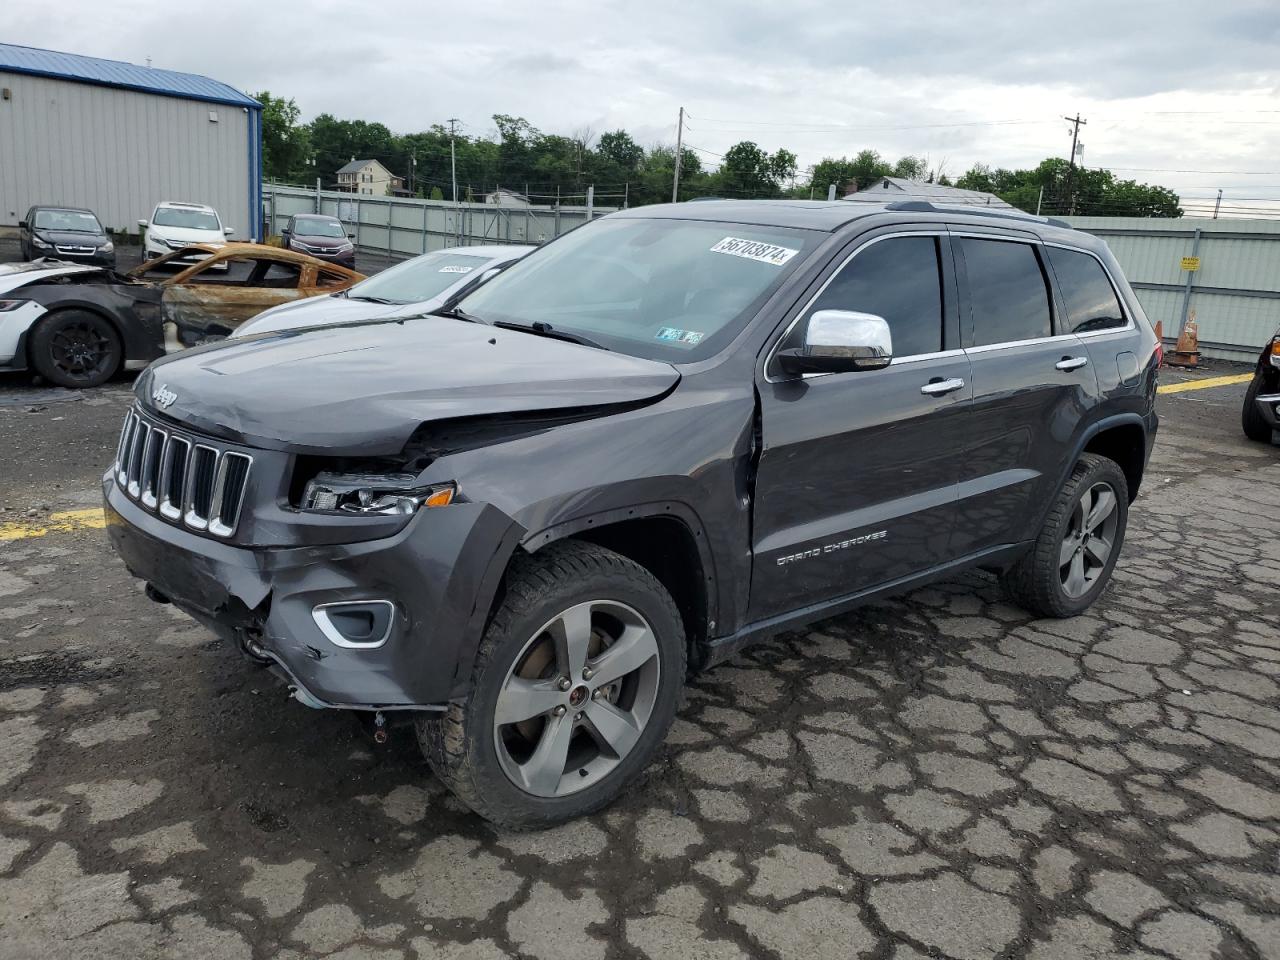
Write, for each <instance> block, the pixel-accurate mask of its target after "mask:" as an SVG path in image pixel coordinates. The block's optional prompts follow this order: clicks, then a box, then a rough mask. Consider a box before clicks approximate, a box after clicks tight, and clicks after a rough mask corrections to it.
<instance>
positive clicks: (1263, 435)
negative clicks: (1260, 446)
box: [1240, 370, 1271, 443]
mask: <svg viewBox="0 0 1280 960" xmlns="http://www.w3.org/2000/svg"><path fill="white" fill-rule="evenodd" d="M1261 392H1262V371H1261V370H1259V371H1258V372H1257V373H1255V374H1254V375H1253V381H1252V382H1251V383H1250V384H1249V389H1248V390H1246V391H1245V394H1244V407H1243V408H1241V410H1240V426H1241V427H1243V428H1244V435H1245V436H1246V437H1248V438H1249V439H1250V440H1257V441H1258V442H1259V443H1270V442H1271V424H1269V423H1267V421H1266V419H1265V418H1264V417H1263V416H1262V412H1261V411H1260V410H1259V409H1258V405H1257V403H1255V402H1254V401H1255V400H1256V399H1257V397H1258V394H1260V393H1261Z"/></svg>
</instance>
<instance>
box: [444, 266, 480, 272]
mask: <svg viewBox="0 0 1280 960" xmlns="http://www.w3.org/2000/svg"><path fill="white" fill-rule="evenodd" d="M474 269H475V267H441V268H440V272H441V273H470V272H471V271H472V270H474Z"/></svg>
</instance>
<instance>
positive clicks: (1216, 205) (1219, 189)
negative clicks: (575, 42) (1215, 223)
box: [1213, 187, 1222, 220]
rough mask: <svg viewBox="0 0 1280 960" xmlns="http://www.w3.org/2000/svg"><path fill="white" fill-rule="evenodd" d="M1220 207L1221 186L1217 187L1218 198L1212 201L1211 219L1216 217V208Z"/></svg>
mask: <svg viewBox="0 0 1280 960" xmlns="http://www.w3.org/2000/svg"><path fill="white" fill-rule="evenodd" d="M1221 207H1222V188H1221V187H1219V188H1218V199H1217V200H1215V201H1214V202H1213V219H1215V220H1217V219H1218V210H1219V209H1221Z"/></svg>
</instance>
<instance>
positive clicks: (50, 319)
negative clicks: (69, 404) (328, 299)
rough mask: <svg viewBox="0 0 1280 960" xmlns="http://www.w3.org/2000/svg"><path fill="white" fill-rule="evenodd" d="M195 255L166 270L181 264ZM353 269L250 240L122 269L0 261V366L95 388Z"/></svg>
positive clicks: (346, 282)
mask: <svg viewBox="0 0 1280 960" xmlns="http://www.w3.org/2000/svg"><path fill="white" fill-rule="evenodd" d="M192 256H198V257H202V258H203V259H201V260H200V261H199V262H198V263H196V264H194V265H192V266H187V265H186V264H181V265H182V267H183V269H181V270H180V271H179V272H176V273H175V272H174V266H175V265H177V264H179V263H180V262H181V261H183V260H186V261H187V262H188V263H189V262H190V258H191V257H192ZM363 279H364V276H363V275H362V274H359V273H356V272H355V271H354V270H348V269H346V268H345V267H340V266H338V265H337V264H332V263H325V262H323V261H321V260H317V259H316V258H315V257H309V256H307V255H306V254H301V253H296V252H295V251H292V250H282V249H280V248H278V247H268V246H262V245H260V244H253V243H229V244H227V245H226V246H222V247H213V246H205V245H203V244H195V245H192V246H189V247H184V248H182V249H181V250H175V251H173V252H172V253H170V254H169V255H167V256H164V257H160V258H159V259H156V260H150V261H148V262H146V263H144V264H143V265H142V266H140V267H137V268H136V269H134V270H132V271H131V272H129V273H128V274H123V275H122V274H118V273H116V272H115V271H113V270H109V269H106V268H103V267H94V266H87V265H80V264H72V263H64V262H62V261H60V260H47V259H46V260H37V261H34V262H32V263H15V264H4V265H0V370H27V369H33V370H35V371H36V372H37V373H39V374H40V375H41V376H43V377H44V378H45V379H47V380H49V381H50V382H52V383H56V384H58V385H59V386H64V387H96V386H98V385H99V384H102V383H105V382H106V381H107V380H109V379H110V378H111V377H112V376H113V375H114V374H115V373H116V372H117V371H118V370H120V369H121V368H124V369H127V370H137V369H141V368H142V367H145V366H146V365H147V364H148V363H150V362H151V361H152V360H155V359H156V358H157V357H160V356H163V355H164V354H165V353H172V352H173V351H175V350H181V349H183V348H185V347H190V346H195V345H196V344H199V343H204V342H207V341H209V340H216V339H219V338H221V337H225V336H227V335H228V334H229V333H231V331H233V330H234V329H235V328H236V327H237V326H239V325H240V324H241V323H243V322H244V321H246V320H248V319H249V318H251V317H253V316H256V315H257V314H259V313H261V312H262V311H263V310H266V309H268V308H269V307H274V306H278V305H279V304H282V303H287V302H289V301H291V300H300V299H303V298H304V297H314V296H317V295H319V294H325V293H337V292H338V291H340V290H345V289H346V288H347V287H349V286H351V285H352V284H354V283H357V282H358V281H360V280H363Z"/></svg>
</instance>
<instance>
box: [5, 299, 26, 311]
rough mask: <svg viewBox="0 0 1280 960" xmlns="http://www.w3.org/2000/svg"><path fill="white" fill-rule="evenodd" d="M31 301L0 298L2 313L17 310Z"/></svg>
mask: <svg viewBox="0 0 1280 960" xmlns="http://www.w3.org/2000/svg"><path fill="white" fill-rule="evenodd" d="M29 302H30V301H27V300H0V313H8V312H9V311H10V310H17V309H18V308H19V307H21V306H22V305H23V304H25V303H29Z"/></svg>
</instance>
